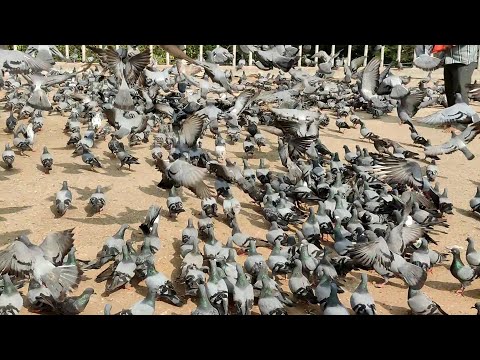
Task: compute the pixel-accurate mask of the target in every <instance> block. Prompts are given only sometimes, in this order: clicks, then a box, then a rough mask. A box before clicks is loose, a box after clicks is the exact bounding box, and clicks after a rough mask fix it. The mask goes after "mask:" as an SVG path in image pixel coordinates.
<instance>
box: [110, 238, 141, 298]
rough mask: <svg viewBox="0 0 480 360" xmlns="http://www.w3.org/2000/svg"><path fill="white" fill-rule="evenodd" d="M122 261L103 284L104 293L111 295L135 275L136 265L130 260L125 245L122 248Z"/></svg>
mask: <svg viewBox="0 0 480 360" xmlns="http://www.w3.org/2000/svg"><path fill="white" fill-rule="evenodd" d="M122 255H123V258H122V260H121V261H120V262H119V263H118V264H117V266H116V267H115V268H114V270H113V273H112V274H111V276H109V277H108V279H107V282H106V284H105V292H106V293H107V294H111V293H112V292H114V291H116V290H118V289H119V288H121V287H123V286H125V285H127V284H128V283H129V282H130V280H132V278H133V276H134V275H135V269H136V264H135V261H134V260H133V259H132V257H131V255H130V252H129V250H128V247H127V245H123V246H122Z"/></svg>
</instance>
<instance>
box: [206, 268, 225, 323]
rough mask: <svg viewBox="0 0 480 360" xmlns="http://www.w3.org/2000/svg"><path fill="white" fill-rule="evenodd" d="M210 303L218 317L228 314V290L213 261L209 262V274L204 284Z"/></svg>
mask: <svg viewBox="0 0 480 360" xmlns="http://www.w3.org/2000/svg"><path fill="white" fill-rule="evenodd" d="M205 287H206V290H207V295H208V299H209V300H210V303H211V304H212V305H213V307H215V308H216V309H217V310H218V313H219V314H220V315H227V314H228V288H227V284H226V283H225V280H224V279H223V278H221V277H220V272H219V269H218V268H217V265H216V262H215V260H210V274H209V277H208V281H207V283H206V284H205Z"/></svg>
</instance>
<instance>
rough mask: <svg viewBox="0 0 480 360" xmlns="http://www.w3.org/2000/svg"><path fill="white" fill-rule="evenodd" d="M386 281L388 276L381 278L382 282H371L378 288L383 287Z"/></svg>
mask: <svg viewBox="0 0 480 360" xmlns="http://www.w3.org/2000/svg"><path fill="white" fill-rule="evenodd" d="M387 283H388V278H383V283H380V284H377V283H376V282H375V281H374V282H373V286H375V287H376V288H378V289H381V288H383V287H384V286H385V285H386V284H387Z"/></svg>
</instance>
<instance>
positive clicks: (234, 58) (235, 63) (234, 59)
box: [232, 45, 237, 66]
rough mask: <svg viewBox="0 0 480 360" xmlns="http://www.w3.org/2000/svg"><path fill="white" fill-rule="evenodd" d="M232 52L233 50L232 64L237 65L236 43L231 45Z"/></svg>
mask: <svg viewBox="0 0 480 360" xmlns="http://www.w3.org/2000/svg"><path fill="white" fill-rule="evenodd" d="M232 52H233V63H232V65H233V66H237V45H233V49H232Z"/></svg>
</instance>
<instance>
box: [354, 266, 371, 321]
mask: <svg viewBox="0 0 480 360" xmlns="http://www.w3.org/2000/svg"><path fill="white" fill-rule="evenodd" d="M361 276H362V279H361V281H360V284H358V287H357V288H356V289H355V291H354V292H353V293H352V296H351V297H350V306H351V307H352V310H353V311H355V313H356V314H357V315H375V312H376V310H375V302H374V301H373V297H372V295H370V293H369V292H368V288H367V284H368V276H367V274H366V273H364V272H362V275H361Z"/></svg>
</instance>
